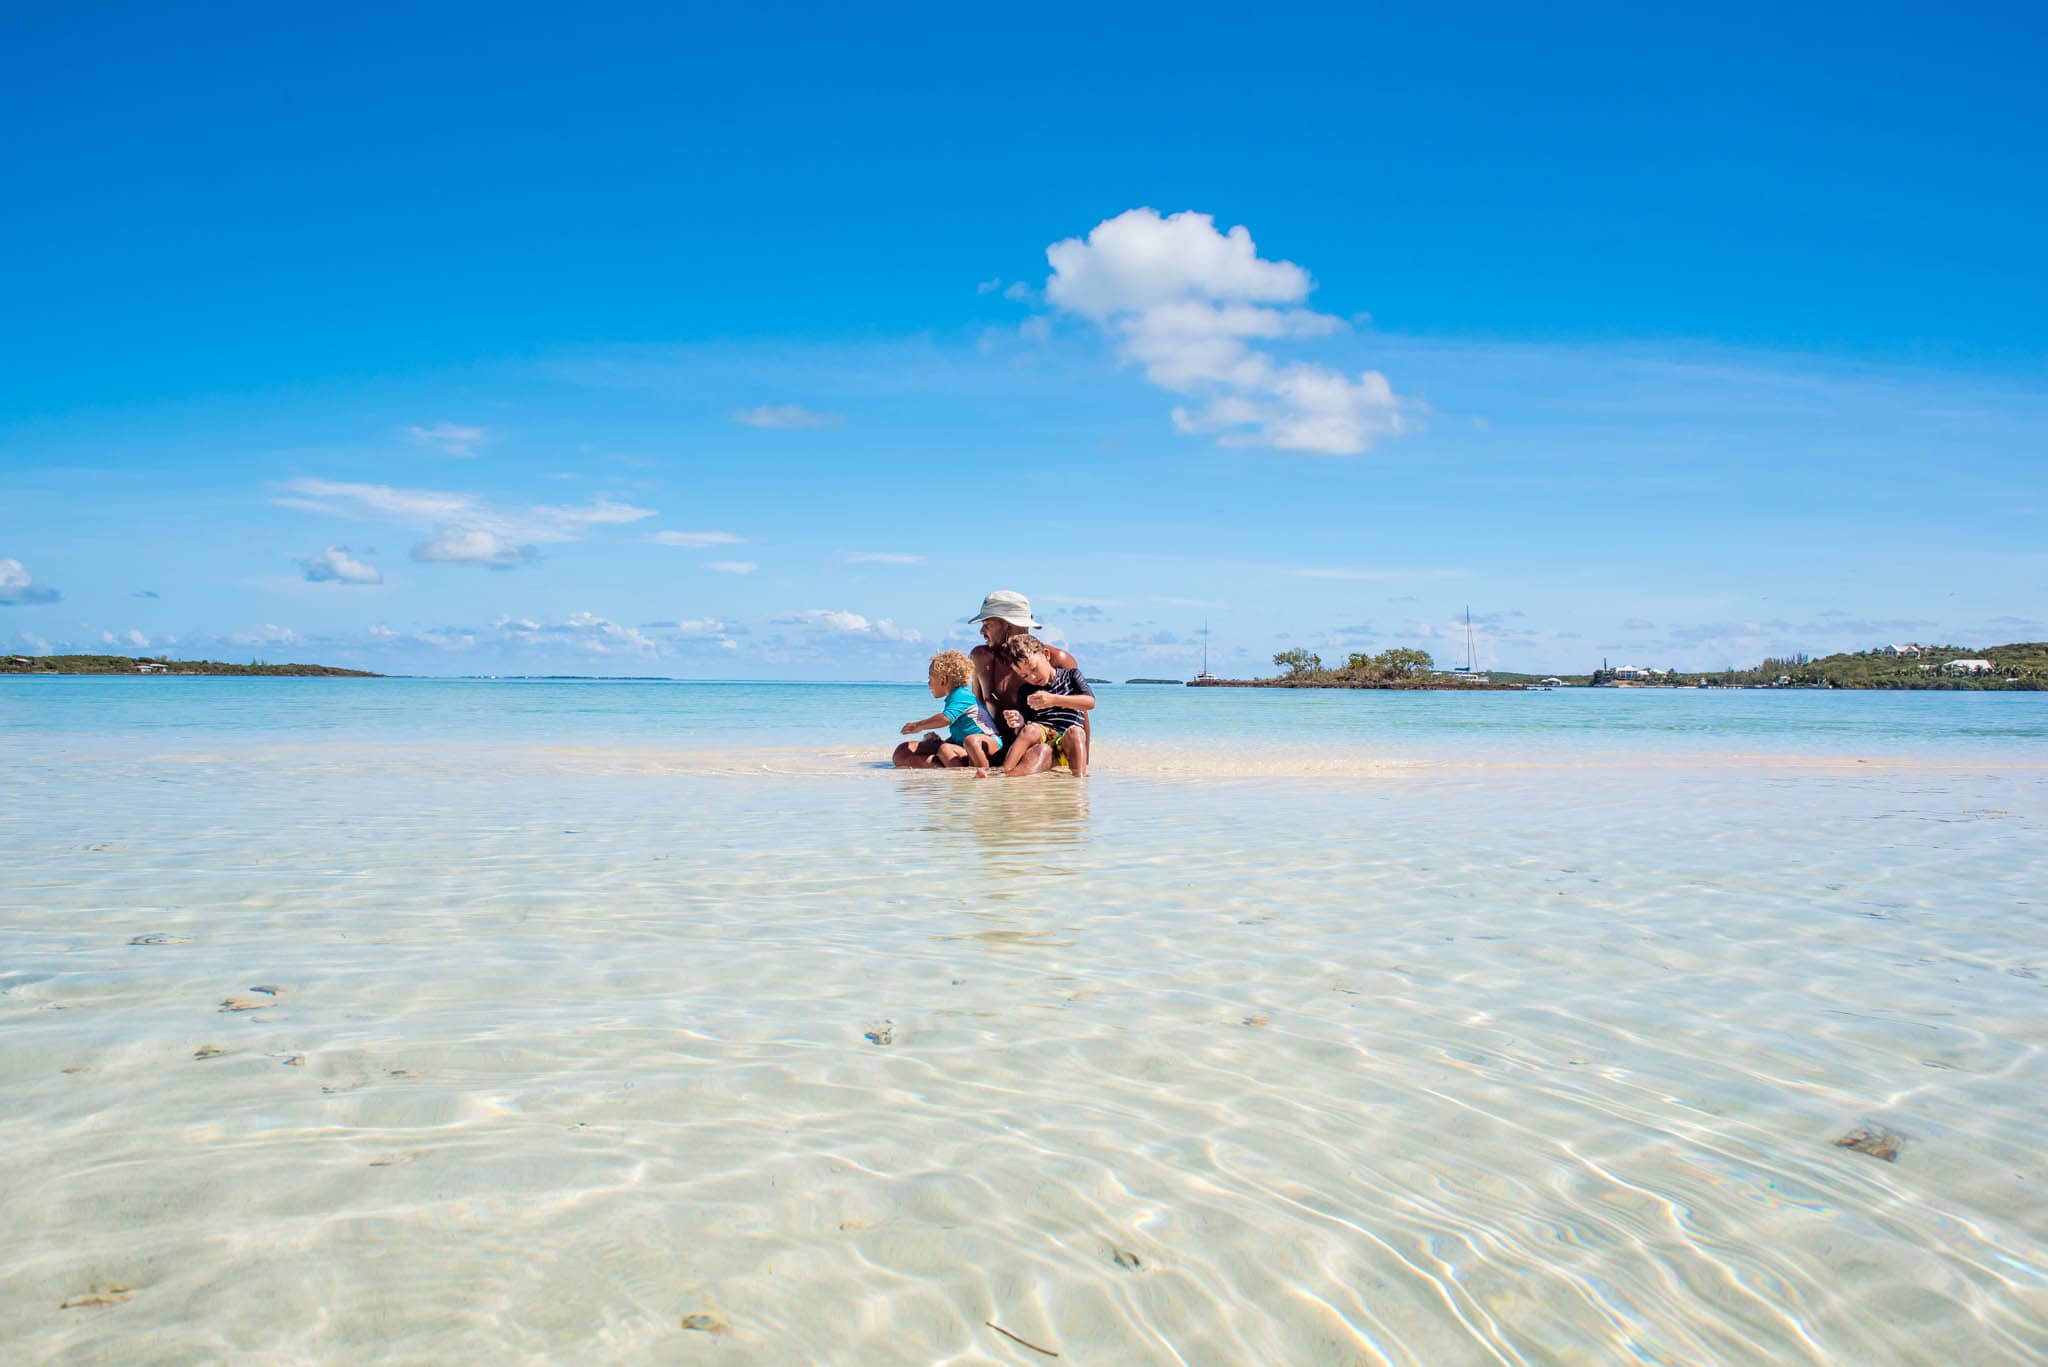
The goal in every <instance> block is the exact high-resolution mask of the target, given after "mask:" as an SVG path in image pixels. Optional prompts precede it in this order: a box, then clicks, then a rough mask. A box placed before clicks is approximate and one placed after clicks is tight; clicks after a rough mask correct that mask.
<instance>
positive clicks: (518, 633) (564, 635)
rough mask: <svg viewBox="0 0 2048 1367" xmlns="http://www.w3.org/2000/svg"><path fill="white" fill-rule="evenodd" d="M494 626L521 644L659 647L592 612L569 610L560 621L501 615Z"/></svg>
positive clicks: (630, 649) (604, 650)
mask: <svg viewBox="0 0 2048 1367" xmlns="http://www.w3.org/2000/svg"><path fill="white" fill-rule="evenodd" d="M497 626H498V631H499V633H500V634H501V635H503V636H504V637H505V638H506V639H507V640H510V641H515V642H518V643H519V644H521V645H531V646H564V645H565V646H568V647H570V648H571V649H573V650H578V651H581V652H582V653H584V654H586V655H619V654H628V655H655V654H659V653H660V651H661V647H660V645H659V644H657V643H656V642H655V640H654V639H653V638H652V637H650V636H649V635H647V633H645V632H644V631H642V630H640V628H638V627H629V626H626V625H624V624H622V623H619V622H614V621H612V620H611V619H610V618H607V617H600V616H598V615H597V614H596V613H594V612H572V613H570V614H569V615H568V616H567V617H565V618H563V619H562V620H561V621H559V622H536V621H534V620H532V619H531V618H526V617H500V618H499V619H498V623H497Z"/></svg>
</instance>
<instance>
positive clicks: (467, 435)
mask: <svg viewBox="0 0 2048 1367" xmlns="http://www.w3.org/2000/svg"><path fill="white" fill-rule="evenodd" d="M405 430H406V433H407V434H408V435H409V436H411V437H412V439H413V441H414V442H416V443H417V444H419V445H421V446H426V447H430V448H432V449H433V450H436V451H439V452H441V453H442V454H443V455H448V456H454V457H455V458H457V459H458V460H468V459H469V458H470V457H472V456H474V455H475V454H476V453H477V448H479V447H481V446H482V445H483V444H484V443H485V442H487V441H489V440H490V439H491V434H490V432H489V431H488V430H486V429H485V428H482V427H463V426H461V425H459V424H457V423H452V422H437V423H435V424H434V425H433V426H432V427H408V428H406V429H405Z"/></svg>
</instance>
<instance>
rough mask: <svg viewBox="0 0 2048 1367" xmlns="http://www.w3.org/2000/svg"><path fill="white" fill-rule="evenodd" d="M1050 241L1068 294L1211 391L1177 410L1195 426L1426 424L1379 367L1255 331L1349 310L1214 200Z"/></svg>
mask: <svg viewBox="0 0 2048 1367" xmlns="http://www.w3.org/2000/svg"><path fill="white" fill-rule="evenodd" d="M1045 255H1046V260H1047V261H1048V262H1049V263H1050V264H1051V266H1052V272H1053V273H1052V275H1051V276H1050V277H1049V278H1048V279H1047V280H1046V282H1045V294H1046V298H1047V299H1048V300H1049V301H1050V302H1051V303H1052V305H1053V306H1054V307H1055V308H1058V309H1061V310H1063V311H1065V312H1067V313H1072V314H1077V315H1079V316H1081V317H1083V318H1087V319H1089V320H1090V321H1092V322H1094V323H1096V324H1097V325H1099V326H1100V327H1101V328H1102V329H1103V330H1104V331H1105V332H1106V333H1107V334H1108V335H1109V336H1110V337H1111V338H1112V339H1114V341H1115V342H1116V345H1117V349H1118V351H1119V354H1120V355H1121V356H1122V357H1123V359H1124V360H1125V361H1127V362H1132V363H1135V364H1137V365H1140V366H1142V367H1144V370H1145V377H1146V378H1147V379H1149V380H1150V381H1152V383H1154V384H1156V385H1158V386H1159V387H1160V388H1162V389H1165V390H1168V391H1170V392H1172V393H1175V394H1181V395H1186V396H1188V397H1189V398H1191V399H1194V400H1196V401H1197V402H1195V403H1193V404H1185V405H1180V406H1177V407H1175V408H1174V410H1173V422H1174V426H1175V427H1177V428H1178V429H1179V430H1180V431H1182V432H1185V433H1191V434H1205V435H1214V436H1215V437H1216V438H1217V440H1218V441H1219V442H1221V443H1222V444H1223V445H1226V446H1267V447H1272V448H1274V449H1275V450H1281V451H1302V452H1309V453H1313V454H1318V455H1357V454H1359V453H1361V452H1363V451H1366V450H1368V449H1370V447H1371V446H1372V444H1373V442H1374V441H1375V440H1377V439H1379V438H1381V437H1385V436H1392V435H1395V434H1398V433H1400V432H1403V431H1407V430H1409V429H1411V428H1412V427H1414V426H1415V425H1416V418H1415V417H1414V413H1413V410H1414V405H1413V404H1412V403H1410V402H1408V401H1406V400H1403V399H1402V398H1400V397H1399V396H1397V395H1396V394H1395V393H1394V391H1393V388H1392V386H1390V385H1389V384H1388V383H1387V378H1386V376H1384V375H1382V374H1381V373H1380V372H1378V371H1376V370H1367V371H1362V372H1360V373H1359V374H1358V375H1357V376H1355V377H1353V376H1350V375H1346V374H1344V373H1342V372H1340V371H1336V370H1332V369H1330V368H1329V367H1327V366H1321V365H1314V364H1310V363H1307V362H1301V361H1293V362H1282V361H1280V360H1278V359H1276V358H1275V356H1274V355H1273V354H1272V353H1271V352H1270V351H1268V350H1264V349H1261V348H1260V347H1258V346H1254V345H1253V343H1254V342H1280V341H1290V340H1298V339H1301V338H1306V337H1320V336H1327V335H1329V334H1331V333H1334V332H1339V331H1342V330H1343V329H1344V327H1345V324H1344V322H1343V320H1341V319H1338V318H1334V317H1331V316H1330V315H1328V314H1323V313H1317V312H1314V311H1313V310H1311V309H1307V308H1303V307H1301V303H1302V301H1303V300H1305V299H1306V298H1307V297H1308V293H1309V290H1310V289H1311V288H1313V281H1311V280H1310V278H1309V274H1308V272H1307V271H1305V270H1303V269H1302V268H1301V267H1299V266H1297V265H1295V264H1294V263H1293V262H1291V261H1268V260H1265V259H1263V258H1262V257H1260V256H1259V254H1258V248H1257V246H1256V245H1255V244H1254V243H1253V242H1252V238H1251V234H1250V233H1249V232H1248V231H1246V230H1245V229H1244V228H1243V227H1241V226H1240V227H1235V228H1232V229H1231V230H1230V231H1229V232H1227V233H1219V232H1218V231H1216V224H1215V220H1214V219H1212V218H1211V217H1210V216H1209V215H1207V214H1200V213H1193V212H1188V213H1178V214H1174V215H1172V216H1170V217H1161V216H1160V215H1159V213H1158V212H1157V211H1155V210H1152V209H1132V210H1129V211H1128V212H1125V213H1122V214H1119V215H1117V216H1116V217H1115V218H1112V219H1108V220H1105V221H1104V222H1102V223H1099V224H1097V225H1096V226H1095V228H1094V229H1093V230H1092V231H1091V232H1090V233H1089V234H1088V237H1087V239H1086V240H1085V241H1084V240H1082V239H1080V238H1068V239H1066V240H1065V241H1063V242H1056V243H1054V244H1053V245H1052V246H1050V247H1048V248H1047V249H1046V253H1045Z"/></svg>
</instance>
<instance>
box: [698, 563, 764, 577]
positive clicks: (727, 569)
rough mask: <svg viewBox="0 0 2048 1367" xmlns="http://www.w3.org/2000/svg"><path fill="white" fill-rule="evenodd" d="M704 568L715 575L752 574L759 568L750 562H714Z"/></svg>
mask: <svg viewBox="0 0 2048 1367" xmlns="http://www.w3.org/2000/svg"><path fill="white" fill-rule="evenodd" d="M704 568H705V569H707V570H711V571H713V572H714V573H717V574H752V573H753V572H754V571H755V570H758V569H760V568H761V567H760V566H759V565H756V564H755V563H754V562H753V561H751V560H714V561H712V562H711V563H710V564H708V565H706V566H705V567H704Z"/></svg>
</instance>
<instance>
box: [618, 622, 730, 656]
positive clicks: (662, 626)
mask: <svg viewBox="0 0 2048 1367" xmlns="http://www.w3.org/2000/svg"><path fill="white" fill-rule="evenodd" d="M640 630H642V631H651V632H657V633H659V634H661V635H664V636H667V637H668V638H669V639H670V640H671V641H674V642H677V643H681V644H685V645H692V646H694V645H711V646H716V647H718V648H719V649H720V650H736V649H738V648H739V643H738V642H737V641H735V640H733V637H735V636H745V635H746V634H747V629H746V628H745V627H744V626H735V625H732V624H729V623H726V622H722V621H720V620H719V619H718V618H716V617H685V618H683V619H682V620H681V621H678V622H642V623H641V624H640Z"/></svg>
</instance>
